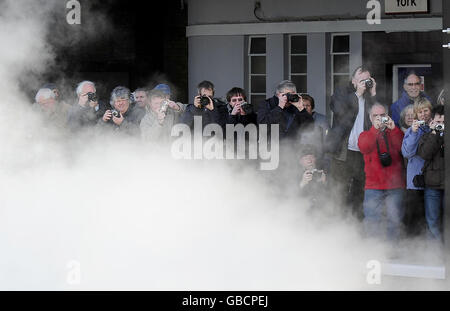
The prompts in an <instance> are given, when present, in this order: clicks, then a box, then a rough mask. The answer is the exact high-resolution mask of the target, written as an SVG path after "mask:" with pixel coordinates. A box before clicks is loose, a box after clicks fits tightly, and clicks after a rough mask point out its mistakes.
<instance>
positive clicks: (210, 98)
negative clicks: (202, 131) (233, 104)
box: [180, 80, 227, 129]
mask: <svg viewBox="0 0 450 311" xmlns="http://www.w3.org/2000/svg"><path fill="white" fill-rule="evenodd" d="M197 90H198V95H197V96H195V98H194V103H193V104H189V105H187V107H186V110H185V111H184V113H183V114H182V115H181V118H180V123H184V124H187V125H188V126H189V127H190V128H191V129H192V128H193V127H194V116H201V117H202V128H204V127H205V126H206V125H208V124H211V123H216V124H218V125H220V126H221V127H222V128H223V127H224V125H225V122H226V115H227V111H226V109H227V108H226V104H225V103H224V102H223V101H221V100H220V99H218V98H215V97H214V92H215V91H214V84H212V82H210V81H206V80H205V81H202V82H200V83H199V84H198V86H197Z"/></svg>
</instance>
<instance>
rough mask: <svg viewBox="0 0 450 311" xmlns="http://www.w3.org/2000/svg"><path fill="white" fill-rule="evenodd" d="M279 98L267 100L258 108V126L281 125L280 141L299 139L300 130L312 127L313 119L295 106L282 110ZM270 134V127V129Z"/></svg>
mask: <svg viewBox="0 0 450 311" xmlns="http://www.w3.org/2000/svg"><path fill="white" fill-rule="evenodd" d="M278 104H279V100H278V97H276V96H273V97H271V98H268V99H266V100H265V101H264V102H263V103H261V104H260V105H259V108H258V124H267V125H272V124H279V125H280V129H279V135H280V140H281V139H284V138H294V139H295V138H298V137H299V135H300V130H301V129H303V128H305V127H306V126H308V125H312V124H313V122H314V120H313V117H312V116H311V115H310V114H309V113H308V112H307V111H306V109H303V110H302V111H299V110H298V109H297V108H296V107H295V106H294V105H290V106H289V107H285V108H284V109H281V108H280V106H278ZM268 133H270V127H268Z"/></svg>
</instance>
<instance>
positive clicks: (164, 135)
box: [140, 88, 183, 143]
mask: <svg viewBox="0 0 450 311" xmlns="http://www.w3.org/2000/svg"><path fill="white" fill-rule="evenodd" d="M182 106H183V104H181V103H175V102H174V101H171V100H169V99H168V96H167V94H166V93H164V92H163V91H162V90H160V89H156V88H155V89H153V90H152V91H150V93H149V95H148V104H147V106H146V111H147V113H146V114H145V116H144V118H142V120H141V122H140V128H141V137H142V139H143V140H145V141H150V142H160V143H162V142H168V141H169V140H170V137H171V135H170V134H171V130H172V126H173V124H174V123H175V120H176V117H177V115H178V114H180V113H181V112H182V111H183V107H182Z"/></svg>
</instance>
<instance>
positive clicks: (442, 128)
mask: <svg viewBox="0 0 450 311" xmlns="http://www.w3.org/2000/svg"><path fill="white" fill-rule="evenodd" d="M434 130H435V131H436V132H439V133H442V132H443V131H444V124H438V125H436V126H435V127H434Z"/></svg>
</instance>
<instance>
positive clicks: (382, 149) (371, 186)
mask: <svg viewBox="0 0 450 311" xmlns="http://www.w3.org/2000/svg"><path fill="white" fill-rule="evenodd" d="M386 111H387V109H386V108H385V107H384V106H383V105H381V104H378V103H376V104H374V105H373V106H372V107H371V108H370V111H369V117H370V121H371V122H372V127H371V128H370V130H368V131H364V132H362V133H361V135H360V136H359V139H358V147H359V149H360V150H361V153H362V154H363V156H364V163H365V169H364V171H365V173H366V184H365V191H364V203H363V209H364V229H365V231H366V233H367V235H368V236H370V237H380V238H382V237H383V236H384V232H383V231H382V228H383V214H386V217H387V237H388V239H389V240H391V241H395V240H397V239H398V238H399V237H400V234H401V232H402V220H403V216H404V209H403V195H404V188H405V176H404V168H403V158H402V156H401V147H402V141H403V135H404V134H403V132H402V131H401V130H400V129H399V128H397V127H395V123H394V121H393V120H392V119H391V118H390V117H389V116H388V115H387V113H386ZM384 208H386V213H384Z"/></svg>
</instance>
